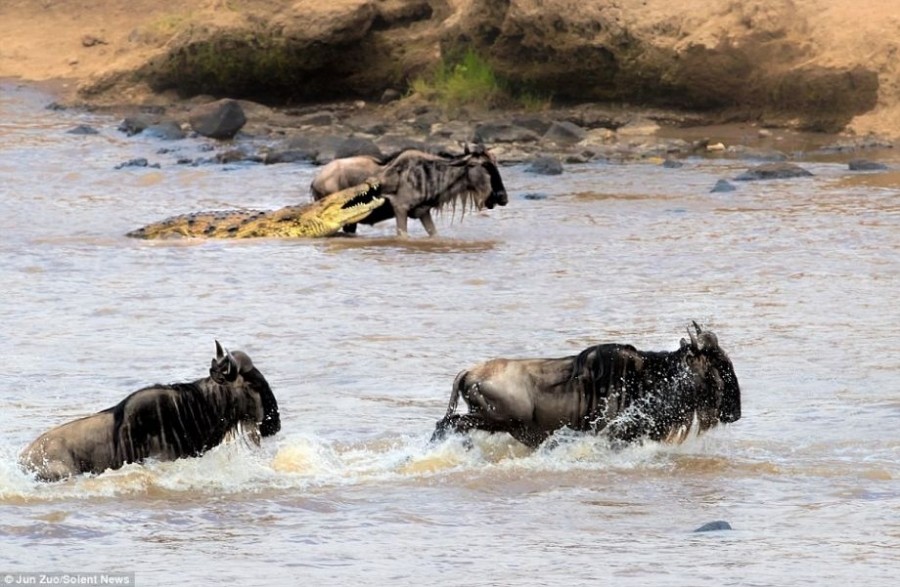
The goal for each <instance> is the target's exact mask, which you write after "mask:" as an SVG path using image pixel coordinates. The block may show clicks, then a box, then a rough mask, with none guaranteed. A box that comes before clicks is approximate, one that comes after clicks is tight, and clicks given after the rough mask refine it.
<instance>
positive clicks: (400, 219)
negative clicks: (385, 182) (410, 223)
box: [394, 208, 409, 238]
mask: <svg viewBox="0 0 900 587" xmlns="http://www.w3.org/2000/svg"><path fill="white" fill-rule="evenodd" d="M394 216H395V217H396V218H397V236H398V237H400V238H406V237H408V236H409V233H408V231H407V218H406V211H405V210H400V209H398V208H395V209H394Z"/></svg>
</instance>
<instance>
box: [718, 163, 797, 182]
mask: <svg viewBox="0 0 900 587" xmlns="http://www.w3.org/2000/svg"><path fill="white" fill-rule="evenodd" d="M795 177H812V173H810V172H809V171H807V170H805V169H803V168H802V167H800V166H799V165H794V164H793V163H764V164H762V165H757V166H756V167H751V168H750V169H748V170H747V171H745V172H744V173H742V174H740V175H739V176H737V177H735V178H734V179H735V180H736V181H757V180H764V179H792V178H795Z"/></svg>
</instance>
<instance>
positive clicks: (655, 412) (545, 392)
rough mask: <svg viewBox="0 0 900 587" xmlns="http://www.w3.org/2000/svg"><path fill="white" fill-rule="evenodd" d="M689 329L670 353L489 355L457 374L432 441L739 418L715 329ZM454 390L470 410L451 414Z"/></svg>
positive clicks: (659, 434) (627, 436)
mask: <svg viewBox="0 0 900 587" xmlns="http://www.w3.org/2000/svg"><path fill="white" fill-rule="evenodd" d="M694 328H695V329H696V334H695V333H694V332H692V331H691V330H690V329H688V335H689V338H690V341H688V340H685V339H681V345H680V348H679V349H678V350H677V351H672V352H666V351H663V352H651V351H639V350H637V349H636V348H635V347H633V346H630V345H623V344H599V345H596V346H592V347H588V348H586V349H585V350H583V351H582V352H581V353H579V354H577V355H572V356H568V357H563V358H559V359H492V360H490V361H487V362H484V363H481V364H479V365H477V366H475V367H472V368H471V369H467V370H464V371H462V372H460V373H459V375H457V376H456V379H455V381H454V382H453V390H452V392H451V395H450V405H449V406H448V408H447V414H446V415H445V416H444V418H443V419H441V420H440V421H439V422H438V424H437V427H436V429H435V432H434V435H433V437H432V440H439V439H441V438H443V437H444V436H445V435H446V434H447V433H448V432H465V431H468V430H476V429H477V430H485V431H488V432H508V433H509V434H511V435H512V436H513V437H514V438H515V439H516V440H518V441H519V442H522V443H523V444H526V445H528V446H531V447H536V446H538V445H539V444H541V443H542V442H543V441H544V440H545V439H547V437H549V436H550V435H551V434H552V433H553V432H555V431H556V430H559V429H561V428H563V427H569V428H571V429H574V430H578V431H590V432H600V431H603V433H604V434H607V435H608V436H609V438H610V439H611V440H612V441H613V442H614V443H619V442H631V441H634V440H638V439H641V438H649V439H650V440H655V441H682V440H684V438H685V437H686V436H687V434H688V432H689V431H690V429H691V426H692V424H693V423H694V422H695V421H696V422H697V424H698V427H699V430H700V431H703V430H707V429H709V428H711V427H713V426H715V425H716V424H717V423H719V422H723V423H728V422H735V421H737V420H738V419H740V417H741V391H740V387H739V386H738V380H737V376H736V375H735V373H734V367H733V366H732V364H731V360H730V359H729V358H728V356H727V355H726V354H725V351H723V350H722V349H721V348H719V342H718V339H717V337H716V335H715V334H714V333H712V332H710V331H703V330H701V328H700V326H698V325H697V323H696V322H694ZM460 396H462V398H463V400H465V402H466V404H467V405H468V408H469V411H468V413H467V414H457V413H456V406H457V403H458V401H459V398H460Z"/></svg>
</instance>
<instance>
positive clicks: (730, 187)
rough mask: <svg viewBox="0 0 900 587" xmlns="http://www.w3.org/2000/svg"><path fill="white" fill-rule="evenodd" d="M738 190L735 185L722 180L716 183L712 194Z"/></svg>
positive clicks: (711, 191)
mask: <svg viewBox="0 0 900 587" xmlns="http://www.w3.org/2000/svg"><path fill="white" fill-rule="evenodd" d="M736 189H737V188H736V187H734V184H733V183H731V182H730V181H728V180H727V179H720V180H719V181H717V182H716V185H714V186H713V189H711V190H710V193H712V194H716V193H720V192H733V191H734V190H736Z"/></svg>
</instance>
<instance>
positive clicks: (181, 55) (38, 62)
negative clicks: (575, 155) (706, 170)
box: [0, 0, 900, 136]
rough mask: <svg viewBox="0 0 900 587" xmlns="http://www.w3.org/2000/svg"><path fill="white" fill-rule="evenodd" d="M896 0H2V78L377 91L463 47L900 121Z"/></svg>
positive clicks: (109, 98) (826, 115) (804, 120)
mask: <svg viewBox="0 0 900 587" xmlns="http://www.w3.org/2000/svg"><path fill="white" fill-rule="evenodd" d="M898 29H900V5H898V4H897V3H896V2H893V1H892V0H858V1H857V2H854V3H852V4H851V3H846V2H838V1H836V0H755V1H754V0H751V1H749V2H748V1H741V2H738V1H733V2H725V3H723V2H713V1H710V0H620V1H619V2H614V3H613V2H594V3H583V2H574V1H571V0H508V1H501V2H486V1H484V0H330V1H328V2H322V1H314V0H301V1H293V2H292V1H287V0H284V1H261V0H207V1H205V2H198V3H184V2H175V1H172V0H154V1H153V2H150V1H147V0H137V1H133V2H128V3H121V2H112V1H111V0H76V1H67V2H62V1H58V0H43V1H41V2H34V1H28V0H7V1H6V2H4V3H3V4H2V5H0V38H3V44H2V46H0V77H20V78H22V79H25V80H29V81H36V80H49V79H66V80H69V82H68V83H69V86H68V88H69V89H70V90H72V94H73V99H74V100H78V101H86V102H89V103H95V104H110V103H116V104H124V103H161V102H166V101H174V100H178V99H184V98H190V97H192V96H195V95H212V96H229V97H238V98H247V99H252V100H256V101H262V102H267V103H277V104H285V103H293V104H297V103H302V102H322V101H331V100H340V99H347V98H362V99H366V100H373V99H377V98H379V97H380V96H381V94H382V93H383V92H384V90H386V89H395V90H399V91H400V92H405V91H406V90H407V88H408V83H409V81H410V80H411V79H412V78H414V77H415V76H417V75H420V74H422V73H423V72H425V71H427V70H428V69H429V68H430V67H433V66H434V65H435V64H437V63H438V62H440V60H441V58H442V56H446V55H448V54H451V53H452V52H454V51H457V50H459V49H460V48H462V47H466V48H474V49H475V50H476V51H478V52H479V54H481V55H483V56H484V57H485V58H486V59H487V60H488V61H489V63H490V64H491V66H492V67H493V68H494V69H495V71H496V72H497V73H498V74H499V75H501V76H503V78H504V79H505V80H507V81H508V82H509V83H510V84H511V85H512V86H513V87H518V88H521V89H524V90H528V91H531V92H541V93H542V94H544V95H547V96H552V97H553V98H554V100H555V101H558V102H576V103H577V102H596V101H615V102H626V103H630V104H637V105H647V106H664V107H678V108H684V109H688V110H693V111H703V112H712V111H715V112H720V113H721V112H726V113H728V116H729V117H731V118H735V117H736V118H743V119H747V120H762V121H764V122H766V123H770V124H782V125H788V126H792V127H796V128H803V129H809V130H823V131H837V130H840V129H842V128H845V127H846V126H847V125H849V128H850V129H851V130H853V131H855V132H859V133H868V132H875V133H878V134H882V135H889V136H897V135H900V90H898V86H897V82H896V78H897V65H896V59H895V53H896V46H897V42H896V38H897V32H898Z"/></svg>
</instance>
